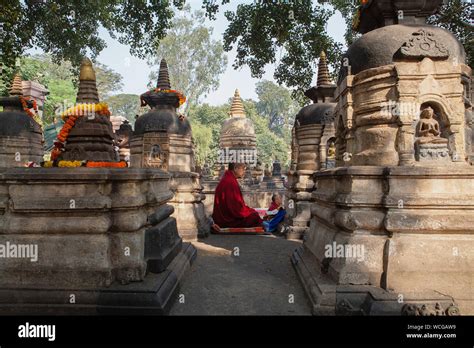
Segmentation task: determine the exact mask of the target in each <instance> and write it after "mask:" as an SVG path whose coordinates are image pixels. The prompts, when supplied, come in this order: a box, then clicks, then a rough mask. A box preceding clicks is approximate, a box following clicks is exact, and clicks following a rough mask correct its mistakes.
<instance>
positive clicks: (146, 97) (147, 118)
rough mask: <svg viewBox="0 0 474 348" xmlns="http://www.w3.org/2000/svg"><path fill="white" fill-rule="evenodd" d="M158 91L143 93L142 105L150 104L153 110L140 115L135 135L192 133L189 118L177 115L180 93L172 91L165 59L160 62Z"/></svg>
mask: <svg viewBox="0 0 474 348" xmlns="http://www.w3.org/2000/svg"><path fill="white" fill-rule="evenodd" d="M156 87H157V88H156V91H152V92H146V93H143V94H142V95H141V97H140V98H141V100H142V105H143V104H145V105H148V106H150V108H151V110H150V111H148V112H147V113H145V114H143V115H142V116H140V117H139V118H138V119H137V120H136V122H135V131H134V134H135V135H141V134H144V133H146V132H168V133H170V134H179V135H189V136H190V135H191V125H190V124H189V121H188V119H187V118H183V119H180V118H178V117H177V115H176V108H178V107H179V101H180V95H179V94H178V92H177V91H176V92H174V91H172V92H159V90H163V91H171V83H170V79H169V73H168V65H167V63H166V60H165V59H162V60H161V62H160V71H159V73H158V83H157V86H156Z"/></svg>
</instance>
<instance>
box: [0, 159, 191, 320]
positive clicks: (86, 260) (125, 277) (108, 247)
mask: <svg viewBox="0 0 474 348" xmlns="http://www.w3.org/2000/svg"><path fill="white" fill-rule="evenodd" d="M168 181H169V175H168V174H167V173H165V172H163V171H161V170H159V169H131V168H124V169H105V168H100V169H97V168H74V169H72V168H71V169H68V168H8V169H6V168H4V169H1V170H0V244H1V245H10V246H11V245H23V246H32V247H35V248H37V260H36V261H31V258H15V257H9V258H5V259H2V262H1V263H0V265H1V266H0V313H2V314H94V313H99V314H108V313H110V314H120V313H122V314H163V313H166V312H167V311H168V310H169V308H170V306H171V304H172V302H173V298H174V295H175V294H176V290H177V286H178V282H179V281H180V280H181V278H182V276H183V273H184V271H185V270H186V269H187V268H189V266H190V264H191V262H192V261H193V260H194V257H195V255H196V251H195V249H194V248H193V247H192V246H191V245H190V244H188V243H184V244H183V243H182V240H181V238H180V237H179V235H178V231H177V228H176V220H175V219H174V218H173V217H171V216H170V215H171V214H172V212H173V207H172V206H171V205H169V204H167V202H168V201H169V200H170V198H171V197H172V196H173V193H172V192H171V191H170V190H169V186H168ZM71 294H74V300H75V302H74V303H73V302H71V301H70V300H71Z"/></svg>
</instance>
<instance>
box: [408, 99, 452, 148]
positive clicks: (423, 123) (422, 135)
mask: <svg viewBox="0 0 474 348" xmlns="http://www.w3.org/2000/svg"><path fill="white" fill-rule="evenodd" d="M433 116H434V111H433V109H432V108H431V107H429V106H428V107H426V108H424V109H423V110H422V111H421V113H420V120H419V121H418V124H417V125H416V135H417V137H418V139H417V141H416V142H417V143H418V144H447V143H448V139H445V138H442V137H441V136H440V134H441V130H440V127H439V123H438V121H436V120H435V119H434V118H433Z"/></svg>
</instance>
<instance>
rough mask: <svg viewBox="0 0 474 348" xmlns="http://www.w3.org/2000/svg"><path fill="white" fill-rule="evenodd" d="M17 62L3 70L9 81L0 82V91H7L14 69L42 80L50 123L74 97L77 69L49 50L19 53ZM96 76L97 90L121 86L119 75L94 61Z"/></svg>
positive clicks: (27, 77)
mask: <svg viewBox="0 0 474 348" xmlns="http://www.w3.org/2000/svg"><path fill="white" fill-rule="evenodd" d="M18 63H19V66H18V67H13V68H8V67H7V68H6V69H5V70H4V74H5V75H7V76H8V81H9V82H8V84H6V83H2V84H0V95H7V94H8V88H9V86H10V82H11V80H12V78H13V75H14V73H15V72H17V71H18V72H19V73H20V75H21V77H22V79H23V80H25V81H26V80H32V81H38V82H39V83H41V84H43V85H44V86H45V87H46V88H47V89H48V90H49V94H48V96H47V98H46V102H45V104H44V114H43V118H44V120H45V123H46V124H49V123H50V122H51V121H52V120H53V117H54V116H55V114H56V113H57V112H60V110H61V108H62V109H64V108H65V107H66V106H67V105H71V104H73V103H75V101H76V94H77V77H78V75H77V72H76V71H75V69H74V68H73V66H72V64H71V62H68V61H60V62H59V63H56V62H55V61H54V59H53V57H52V56H51V55H50V54H39V55H33V56H26V57H22V58H20V59H19V60H18ZM95 66H96V69H95V70H96V78H97V81H98V90H99V94H102V95H109V94H110V93H111V92H113V91H115V90H117V88H121V86H122V84H121V81H122V76H121V75H120V74H118V73H116V72H115V71H113V70H112V69H110V68H108V67H107V66H105V65H103V64H100V63H96V64H95Z"/></svg>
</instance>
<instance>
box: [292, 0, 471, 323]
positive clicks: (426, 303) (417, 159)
mask: <svg viewBox="0 0 474 348" xmlns="http://www.w3.org/2000/svg"><path fill="white" fill-rule="evenodd" d="M389 2H390V1H389V0H380V1H377V2H375V1H372V2H370V3H368V4H367V5H364V6H362V12H361V23H360V28H359V30H362V29H361V28H365V29H367V28H368V27H370V26H371V25H375V24H374V23H368V22H370V21H375V19H377V17H374V16H380V18H381V17H383V18H384V20H385V23H392V22H393V23H395V24H393V23H392V25H387V26H383V25H381V23H382V22H380V21H378V22H377V21H375V22H377V23H378V24H377V25H376V26H375V27H374V28H372V29H370V30H366V31H363V30H362V31H363V32H366V34H365V35H363V36H362V37H361V38H359V39H358V40H357V41H356V42H355V43H354V44H353V45H351V46H350V47H349V50H348V51H347V53H346V56H345V59H344V62H345V64H343V66H342V68H341V71H340V76H339V81H338V87H337V89H336V93H335V98H336V101H337V105H336V108H335V110H334V115H335V118H336V168H334V169H327V170H325V171H320V172H316V173H315V174H314V175H313V180H312V181H313V185H314V189H313V191H312V192H311V221H310V228H309V230H308V232H307V233H306V240H305V241H304V243H303V246H302V247H301V248H300V249H298V250H297V251H296V252H295V253H294V255H293V258H292V260H293V265H294V266H295V269H296V271H297V273H298V275H299V276H300V279H301V280H302V283H303V284H304V287H305V289H306V292H307V294H308V296H309V298H310V300H311V302H312V304H313V312H314V313H315V314H331V315H334V314H341V315H367V314H369V315H372V314H374V315H400V314H402V315H456V314H462V315H473V314H474V283H473V281H474V252H473V251H474V233H473V232H474V221H473V216H474V170H473V168H472V166H471V165H470V164H469V158H470V156H471V155H470V153H471V149H470V148H469V147H468V146H467V145H466V144H467V142H466V137H467V136H469V134H468V130H469V129H470V126H469V124H467V123H466V119H467V118H468V117H467V115H468V113H469V112H470V110H468V108H469V106H470V105H471V104H470V102H469V103H468V102H466V98H467V97H468V93H467V92H466V91H467V90H468V88H466V85H467V80H468V79H467V77H468V76H471V70H470V68H469V67H468V66H467V65H465V63H464V62H465V53H464V49H463V47H462V46H461V45H460V43H459V42H458V41H457V40H456V39H455V38H454V36H453V35H452V34H451V33H450V32H448V31H446V30H444V29H441V28H437V27H432V26H428V25H425V24H421V23H420V18H422V17H423V16H424V17H426V15H427V13H426V11H428V10H427V7H426V6H427V5H426V2H424V1H411V2H406V1H405V2H403V1H401V0H400V1H398V0H394V1H393V3H396V5H397V6H398V7H397V8H399V10H402V11H403V10H405V9H406V10H407V11H406V12H405V18H404V23H403V24H396V23H397V13H396V12H394V11H393V10H390V6H388V7H387V6H385V5H386V4H387V3H389ZM433 3H434V2H433ZM383 4H385V5H384V6H385V7H384V6H382V5H383ZM438 5H439V4H438ZM379 7H380V8H382V9H380V8H379ZM405 7H407V8H405ZM428 7H429V9H430V10H429V11H428V12H429V13H431V12H430V11H434V8H432V7H431V5H430V6H428ZM435 7H436V6H435ZM417 8H418V9H419V11H416V9H417ZM376 14H377V15H376ZM390 16H391V20H392V22H390V19H389V18H388V17H390ZM410 17H412V18H411V19H410ZM424 17H423V18H424ZM374 18H375V19H374ZM387 21H388V22H387ZM400 296H401V297H400ZM400 298H402V299H403V301H400Z"/></svg>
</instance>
